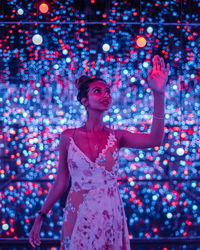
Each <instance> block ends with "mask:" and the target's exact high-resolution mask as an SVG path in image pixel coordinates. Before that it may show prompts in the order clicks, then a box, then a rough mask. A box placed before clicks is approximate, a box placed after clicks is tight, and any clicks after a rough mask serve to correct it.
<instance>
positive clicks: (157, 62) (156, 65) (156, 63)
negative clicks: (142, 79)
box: [153, 55, 161, 71]
mask: <svg viewBox="0 0 200 250" xmlns="http://www.w3.org/2000/svg"><path fill="white" fill-rule="evenodd" d="M153 69H154V71H159V70H160V69H161V62H160V57H159V56H158V55H155V56H154V58H153Z"/></svg>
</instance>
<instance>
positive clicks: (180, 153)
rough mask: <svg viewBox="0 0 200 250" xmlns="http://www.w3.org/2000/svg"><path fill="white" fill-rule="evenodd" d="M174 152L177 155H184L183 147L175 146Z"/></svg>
mask: <svg viewBox="0 0 200 250" xmlns="http://www.w3.org/2000/svg"><path fill="white" fill-rule="evenodd" d="M176 153H177V155H179V156H182V155H184V149H183V148H177V150H176Z"/></svg>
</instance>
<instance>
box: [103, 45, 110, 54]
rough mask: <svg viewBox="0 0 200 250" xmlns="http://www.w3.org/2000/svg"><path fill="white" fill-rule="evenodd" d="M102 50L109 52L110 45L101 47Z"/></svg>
mask: <svg viewBox="0 0 200 250" xmlns="http://www.w3.org/2000/svg"><path fill="white" fill-rule="evenodd" d="M102 48H103V50H104V51H106V52H107V51H109V49H110V45H109V44H107V43H105V44H104V45H103V46H102Z"/></svg>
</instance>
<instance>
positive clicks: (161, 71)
mask: <svg viewBox="0 0 200 250" xmlns="http://www.w3.org/2000/svg"><path fill="white" fill-rule="evenodd" d="M168 74H169V63H168V64H167V68H166V69H165V63H164V60H163V58H162V57H161V58H160V57H159V56H158V55H156V56H154V58H153V68H151V69H150V70H149V73H148V77H147V80H148V84H149V87H150V88H151V89H152V90H153V91H154V92H158V93H164V92H165V86H166V82H167V78H168Z"/></svg>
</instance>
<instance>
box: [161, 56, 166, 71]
mask: <svg viewBox="0 0 200 250" xmlns="http://www.w3.org/2000/svg"><path fill="white" fill-rule="evenodd" d="M160 65H161V71H163V72H164V71H165V63H164V59H163V57H161V58H160Z"/></svg>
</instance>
